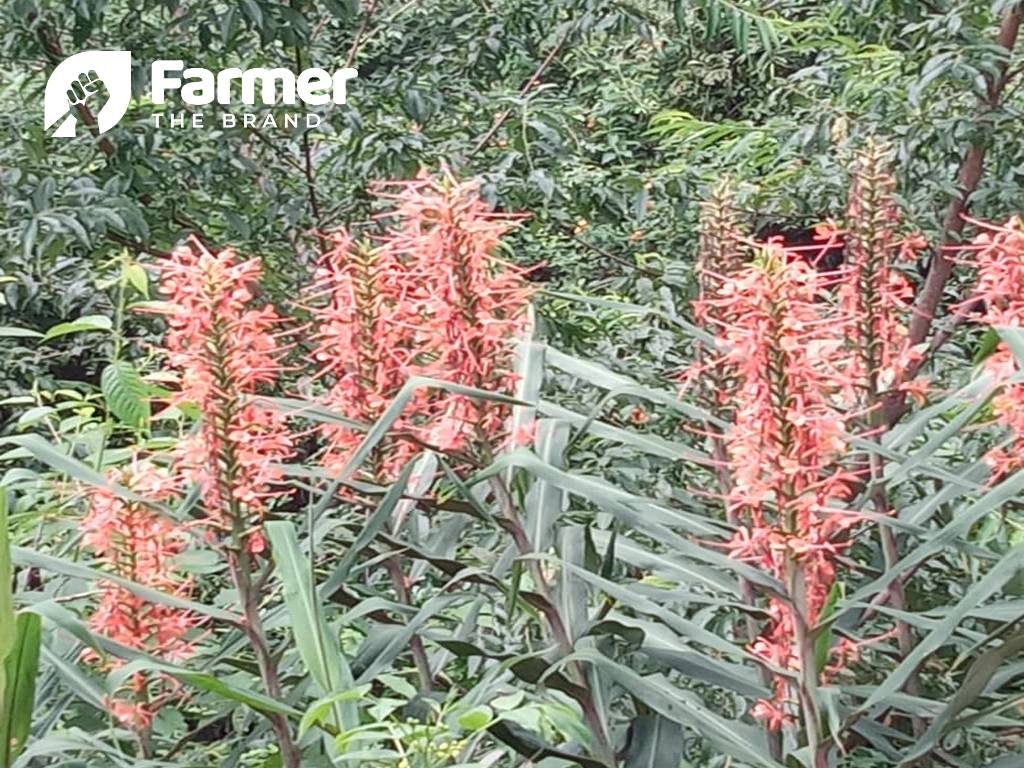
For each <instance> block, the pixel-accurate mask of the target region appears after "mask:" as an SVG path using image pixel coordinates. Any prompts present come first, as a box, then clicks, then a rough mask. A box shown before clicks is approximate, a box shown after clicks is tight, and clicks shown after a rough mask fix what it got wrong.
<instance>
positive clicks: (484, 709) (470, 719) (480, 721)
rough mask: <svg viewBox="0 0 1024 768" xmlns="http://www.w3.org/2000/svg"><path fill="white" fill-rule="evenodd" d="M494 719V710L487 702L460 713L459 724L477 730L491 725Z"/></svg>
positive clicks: (467, 728) (470, 729)
mask: <svg viewBox="0 0 1024 768" xmlns="http://www.w3.org/2000/svg"><path fill="white" fill-rule="evenodd" d="M493 719H494V711H493V710H492V709H491V708H490V707H488V706H487V705H486V704H481V705H480V706H479V707H473V708H472V709H471V710H469V711H468V712H463V713H462V714H461V715H459V725H460V726H462V727H463V728H465V729H466V730H467V731H473V732H476V731H479V730H481V729H483V728H486V727H487V726H488V725H490V723H491V720H493Z"/></svg>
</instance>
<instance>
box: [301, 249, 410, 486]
mask: <svg viewBox="0 0 1024 768" xmlns="http://www.w3.org/2000/svg"><path fill="white" fill-rule="evenodd" d="M329 239H330V243H331V246H332V247H331V248H330V250H328V252H327V253H325V254H324V256H323V258H322V259H321V261H320V263H319V264H318V266H317V271H316V279H315V282H314V284H313V286H312V289H311V290H310V291H309V303H310V305H311V307H312V312H313V315H314V317H315V321H314V325H315V328H316V330H315V332H314V339H315V348H314V352H313V357H314V359H315V360H316V361H317V363H318V365H319V371H318V376H320V377H323V378H325V379H326V380H328V381H329V382H330V388H329V390H328V392H327V395H326V396H325V398H324V404H325V405H326V406H327V407H328V408H330V409H331V410H333V411H335V412H337V413H339V414H341V415H342V416H345V417H346V418H349V419H353V420H355V421H360V422H363V423H370V424H372V423H373V422H375V421H376V420H377V419H378V418H380V416H381V415H382V414H383V412H384V410H385V409H386V408H387V407H388V405H389V404H390V402H391V400H392V399H393V398H394V397H395V396H396V395H397V394H398V392H399V390H400V389H401V388H402V386H404V384H405V383H406V381H407V380H408V379H409V377H410V376H412V375H414V374H415V373H417V372H418V365H417V362H416V361H417V357H418V356H420V355H421V354H422V349H418V348H417V345H416V338H415V335H416V327H417V325H418V324H419V322H420V318H421V312H420V310H419V308H418V305H417V302H416V300H415V298H414V296H413V294H414V291H415V290H418V288H417V286H418V281H419V278H418V276H417V275H416V274H414V273H413V272H412V271H411V270H410V269H409V267H408V266H407V265H405V264H404V263H402V262H401V261H399V260H398V259H397V258H396V257H395V254H394V253H393V252H392V251H391V249H389V248H387V247H386V246H385V247H380V248H371V247H370V246H368V245H366V244H357V243H355V242H353V241H352V239H351V238H350V237H349V235H348V234H347V233H346V232H343V231H339V232H334V233H332V234H331V235H330V236H329ZM425 409H426V393H424V392H421V393H418V394H417V396H416V397H415V398H414V401H413V402H412V403H410V405H409V406H408V407H407V408H406V410H405V412H404V413H403V414H402V416H401V418H400V419H399V421H398V423H396V425H395V426H394V429H393V431H395V432H399V431H407V432H415V431H416V430H417V428H418V422H420V421H422V420H423V419H422V416H423V413H424V412H425ZM321 431H322V434H323V435H324V436H325V438H326V439H327V443H328V450H327V453H326V456H325V459H324V463H325V465H326V466H327V467H328V469H330V470H333V471H340V470H341V468H342V467H343V466H344V465H345V462H346V461H347V459H348V457H349V455H350V454H351V452H352V451H353V450H355V448H356V447H357V446H358V445H359V443H360V442H361V441H362V439H363V433H362V432H357V431H355V430H352V429H350V428H348V427H345V426H341V425H325V426H324V427H323V428H322V430H321ZM418 450H419V449H418V447H417V446H416V445H415V444H414V443H413V442H411V441H408V440H395V441H390V442H389V443H388V444H387V450H386V451H382V452H379V453H380V455H379V456H378V457H377V466H376V467H374V469H373V471H372V472H371V474H374V475H375V476H376V477H375V478H374V479H376V480H378V481H383V480H387V479H389V478H390V477H393V475H394V473H395V471H397V470H398V469H399V468H400V467H401V466H403V465H404V464H405V463H406V462H407V461H408V460H409V458H410V457H411V456H412V455H413V454H415V453H416V452H417V451H418Z"/></svg>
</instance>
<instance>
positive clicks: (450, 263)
mask: <svg viewBox="0 0 1024 768" xmlns="http://www.w3.org/2000/svg"><path fill="white" fill-rule="evenodd" d="M391 186H393V187H397V191H396V192H393V193H381V194H380V197H381V198H383V199H385V200H390V201H392V202H393V203H394V206H395V207H394V210H393V211H392V212H389V213H387V214H385V215H386V216H388V217H393V218H394V219H395V220H396V222H397V227H396V229H395V231H394V233H393V234H391V235H390V236H389V237H388V238H387V240H386V247H387V248H388V249H390V250H392V251H393V252H394V253H395V254H396V257H397V258H399V259H401V260H403V261H404V262H406V263H408V264H409V265H410V269H412V270H413V271H414V272H415V273H416V274H417V275H418V277H419V280H420V283H419V288H418V291H417V292H416V294H415V295H416V296H417V298H418V301H419V303H420V306H421V307H422V310H423V318H424V319H423V325H422V327H421V330H420V332H419V334H418V343H419V344H420V345H422V347H423V348H425V349H428V350H431V352H432V354H433V356H434V359H433V360H431V361H430V362H429V363H428V364H426V365H425V366H424V369H423V372H424V373H426V374H427V375H431V376H434V377H436V378H439V379H444V380H447V381H453V382H456V383H458V384H463V385H465V386H469V387H475V388H479V389H486V390H490V391H495V392H502V393H505V394H510V393H511V392H512V391H513V390H514V386H515V381H516V377H515V375H514V373H513V367H514V366H513V356H514V352H515V343H516V341H517V339H518V337H520V336H521V335H522V333H523V332H524V331H525V330H526V326H527V323H528V313H527V307H528V305H529V299H530V295H531V293H532V288H531V286H530V284H529V283H528V282H527V280H526V278H525V271H524V270H523V269H521V268H519V267H516V266H514V265H511V264H508V263H506V262H504V261H502V260H500V259H499V258H498V257H497V256H496V255H495V254H496V251H497V249H498V247H499V246H500V244H501V241H502V237H503V236H504V235H505V234H506V233H507V232H508V230H509V229H510V228H511V227H512V226H513V225H514V224H515V222H516V221H517V220H518V219H519V218H520V217H519V216H514V215H507V214H500V213H495V212H493V211H492V210H491V208H490V207H489V206H488V205H487V204H486V203H485V202H484V201H483V200H482V199H481V197H480V194H479V185H478V184H477V183H476V182H458V181H456V180H455V179H454V178H453V177H451V176H450V175H446V176H445V177H443V178H441V179H436V178H432V177H429V176H426V175H422V176H421V177H420V178H419V179H417V180H415V181H410V182H405V183H402V184H397V185H391ZM435 413H437V414H438V415H439V417H440V418H441V421H442V423H441V424H440V425H439V426H438V427H437V428H436V429H435V430H434V431H433V433H432V438H433V440H434V441H436V443H437V444H438V445H440V447H443V448H447V449H449V450H464V449H469V450H484V446H485V445H488V444H495V443H497V442H500V441H501V436H502V434H503V432H504V430H505V424H506V421H507V416H508V408H507V407H505V406H498V405H495V404H494V403H487V402H481V401H479V400H475V399H472V398H466V397H462V396H458V395H453V396H449V397H445V398H442V399H441V400H439V401H438V402H437V404H436V407H435Z"/></svg>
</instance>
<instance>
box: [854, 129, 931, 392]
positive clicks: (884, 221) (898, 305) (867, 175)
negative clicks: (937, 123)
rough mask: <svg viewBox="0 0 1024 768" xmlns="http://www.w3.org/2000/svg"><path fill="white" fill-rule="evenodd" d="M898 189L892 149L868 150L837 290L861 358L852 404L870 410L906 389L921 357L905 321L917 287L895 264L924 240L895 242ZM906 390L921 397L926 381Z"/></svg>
mask: <svg viewBox="0 0 1024 768" xmlns="http://www.w3.org/2000/svg"><path fill="white" fill-rule="evenodd" d="M894 189H895V180H894V179H893V177H892V174H891V173H890V170H889V160H888V152H887V150H886V149H885V147H884V146H881V145H876V144H872V145H870V146H869V147H868V148H867V149H866V150H865V151H864V152H863V153H862V155H861V157H860V160H859V161H858V166H857V168H856V171H855V173H854V179H853V185H852V188H851V190H850V200H849V204H848V207H847V218H848V219H849V232H848V234H847V239H846V263H845V264H844V267H843V271H844V274H843V282H842V285H841V287H840V290H839V300H840V307H841V308H842V310H843V312H844V314H846V315H847V316H848V317H850V318H852V319H853V321H854V322H855V323H856V326H857V327H856V333H855V334H853V335H852V336H851V337H852V338H855V339H856V346H857V355H856V356H854V357H851V358H850V359H851V361H852V369H851V371H850V373H851V377H852V378H853V379H855V380H856V381H858V382H859V389H860V391H859V392H856V393H853V399H854V401H857V402H861V403H863V404H865V405H867V406H869V407H875V406H877V405H878V398H879V396H880V395H882V394H883V393H885V392H886V391H889V390H892V389H899V388H901V385H902V384H903V381H904V379H905V378H906V376H905V374H906V373H907V372H908V370H911V369H912V368H913V367H914V366H915V364H916V363H917V362H918V361H919V360H920V358H921V353H920V352H919V351H918V350H914V349H911V348H910V347H909V342H908V330H907V326H906V324H905V320H906V318H907V315H908V314H909V311H910V305H911V302H912V300H913V293H914V292H913V288H912V286H911V285H910V282H909V281H908V280H907V278H906V277H904V275H903V274H902V273H900V272H899V271H898V270H897V269H895V267H894V266H893V262H894V261H895V260H896V259H907V258H910V257H913V256H915V254H916V251H917V250H920V249H921V248H923V247H925V246H926V243H925V242H924V239H923V237H922V236H921V235H912V236H911V237H908V238H902V239H901V238H899V237H897V234H896V227H897V226H898V225H899V221H900V213H899V209H898V207H897V205H896V201H895V197H894ZM907 391H908V392H911V393H912V394H913V395H914V397H915V398H917V397H923V396H924V386H923V381H918V382H915V383H914V384H913V385H912V386H911V387H909V388H908V389H907Z"/></svg>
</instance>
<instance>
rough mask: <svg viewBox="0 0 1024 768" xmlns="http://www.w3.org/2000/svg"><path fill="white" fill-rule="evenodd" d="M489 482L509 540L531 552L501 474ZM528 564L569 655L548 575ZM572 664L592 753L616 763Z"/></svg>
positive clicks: (581, 675)
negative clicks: (589, 733) (592, 745)
mask: <svg viewBox="0 0 1024 768" xmlns="http://www.w3.org/2000/svg"><path fill="white" fill-rule="evenodd" d="M490 484H491V489H492V491H493V492H494V497H495V499H496V500H497V502H498V506H499V507H501V511H502V514H503V516H504V517H505V520H506V521H507V522H508V524H509V529H510V531H511V533H512V540H513V541H514V542H515V545H516V549H518V550H519V553H520V554H522V555H531V554H533V551H534V550H533V547H532V546H531V544H530V540H529V538H528V537H527V535H526V531H525V530H524V529H523V526H522V522H521V521H520V520H519V514H518V513H517V512H516V507H515V503H514V502H513V500H512V495H511V494H510V493H509V491H508V488H506V487H505V483H504V481H503V480H502V479H501V478H500V477H492V478H491V480H490ZM527 567H528V568H529V570H530V578H532V579H533V581H534V584H535V585H536V589H537V592H538V593H539V594H540V595H541V597H542V598H544V604H545V608H544V609H543V611H542V612H543V613H544V616H545V618H546V619H547V622H548V627H549V629H550V631H551V634H552V637H553V638H554V640H555V642H556V643H558V647H559V650H561V652H562V653H563V654H565V655H566V656H568V655H569V654H571V653H572V652H573V651H574V646H573V642H572V638H571V637H570V636H569V632H568V631H567V630H566V627H565V622H564V621H562V616H561V614H559V613H558V609H557V608H555V603H554V601H553V600H552V598H551V589H550V588H549V587H548V583H547V579H545V578H544V572H543V570H541V566H540V562H539V561H538V560H536V559H534V558H531V559H529V560H528V565H527ZM571 667H572V669H573V671H574V673H575V675H576V677H577V682H578V683H579V685H580V688H581V690H582V691H583V694H582V695H581V696H580V697H579V700H578V701H579V705H580V709H582V710H583V717H584V718H585V719H586V721H587V726H588V727H589V728H590V732H591V736H592V737H593V739H594V753H595V755H596V756H597V759H598V760H600V761H601V762H602V763H604V764H605V765H608V766H615V765H616V764H617V763H616V758H615V750H614V749H613V748H612V745H611V741H610V739H609V737H608V733H607V732H606V731H605V727H604V720H603V718H602V717H601V713H600V712H598V710H597V706H596V705H595V704H594V697H593V696H592V695H591V692H590V685H589V682H588V679H587V674H586V668H585V666H584V665H583V664H582V663H580V662H574V663H573V664H572V665H571Z"/></svg>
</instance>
